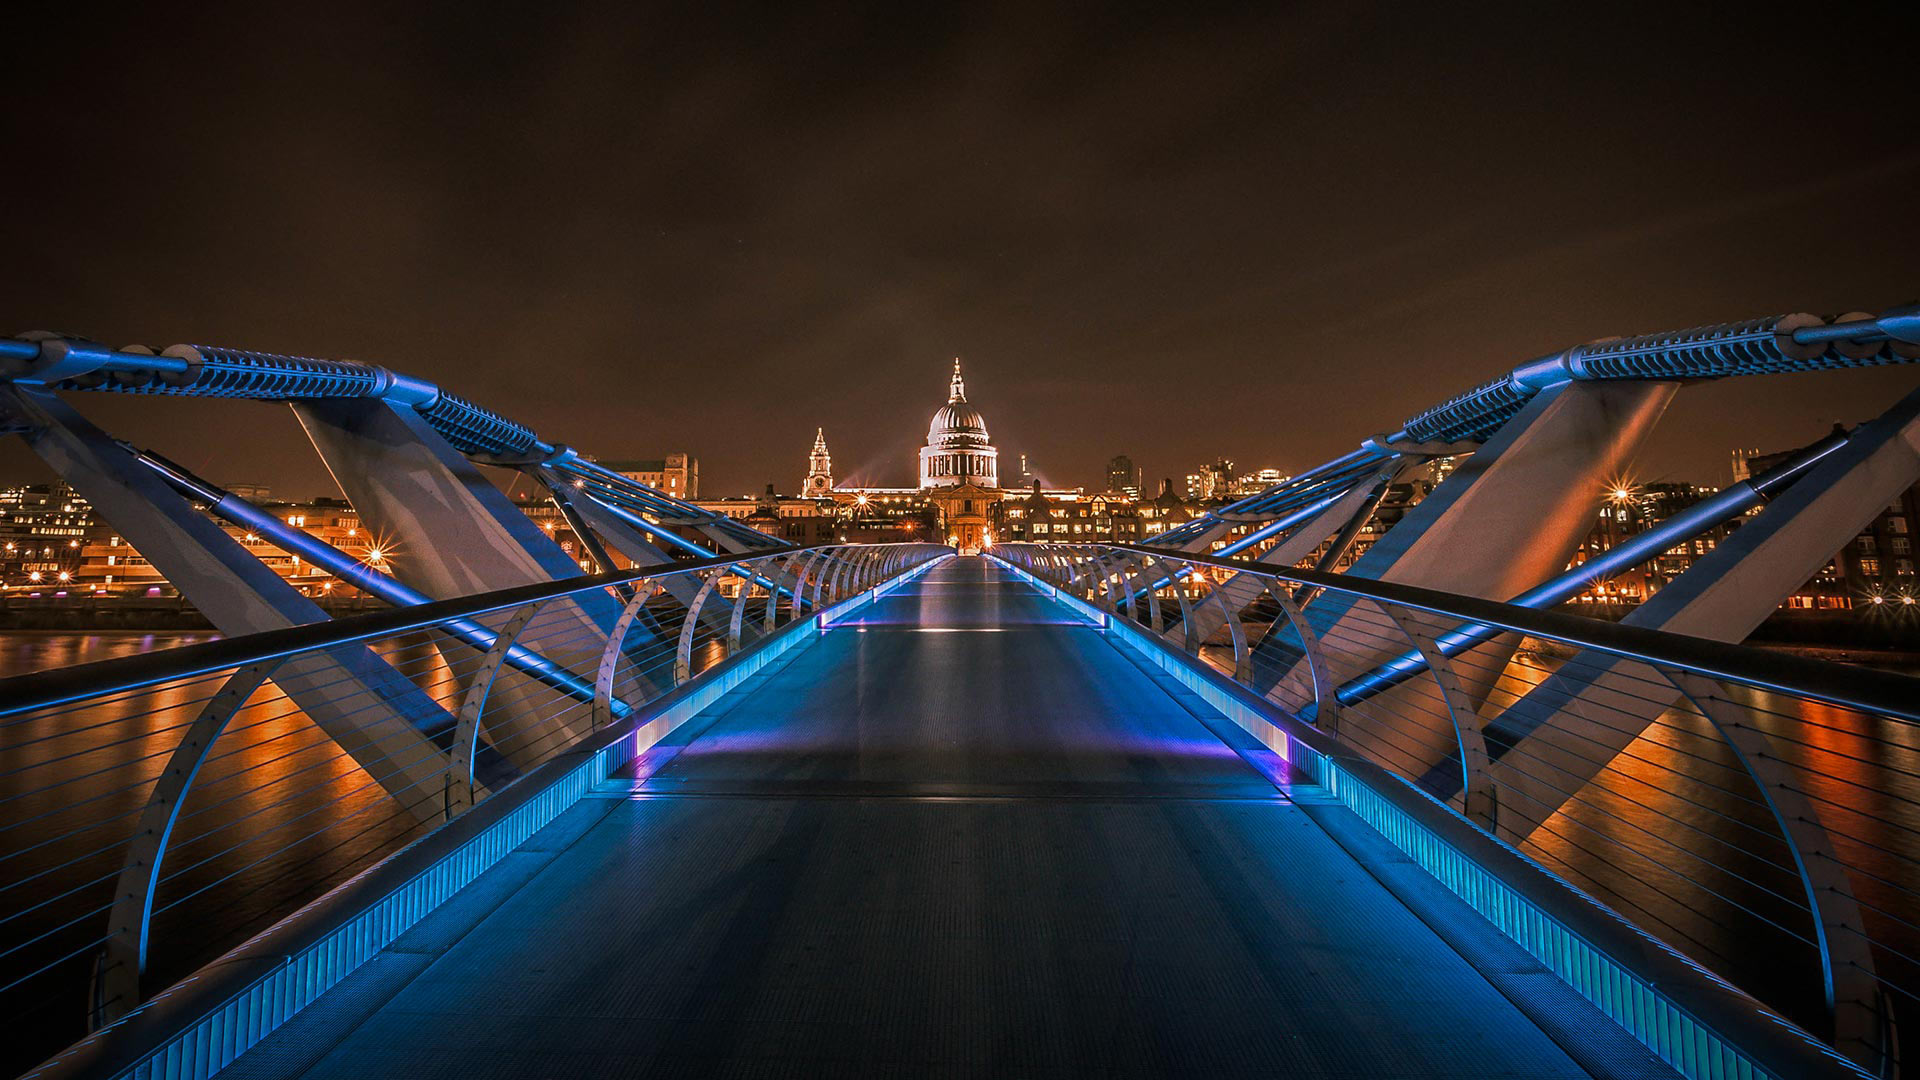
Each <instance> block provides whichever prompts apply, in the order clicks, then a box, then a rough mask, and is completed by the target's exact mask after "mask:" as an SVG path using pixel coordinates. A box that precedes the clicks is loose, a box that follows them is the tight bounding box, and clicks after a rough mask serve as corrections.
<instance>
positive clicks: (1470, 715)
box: [1372, 601, 1499, 832]
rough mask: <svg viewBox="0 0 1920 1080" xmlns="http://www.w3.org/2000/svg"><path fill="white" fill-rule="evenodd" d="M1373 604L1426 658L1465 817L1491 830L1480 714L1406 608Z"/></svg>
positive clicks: (1492, 801) (1495, 808) (1493, 816)
mask: <svg viewBox="0 0 1920 1080" xmlns="http://www.w3.org/2000/svg"><path fill="white" fill-rule="evenodd" d="M1372 603H1373V604H1374V606H1375V607H1377V608H1379V609H1380V610H1381V611H1384V612H1385V613H1386V615H1387V618H1389V619H1392V620H1393V624H1394V625H1395V626H1397V627H1399V628H1400V632H1401V633H1402V634H1405V635H1406V636H1407V641H1408V642H1409V643H1410V644H1412V645H1413V647H1414V648H1415V649H1418V650H1419V651H1420V655H1421V657H1422V658H1423V659H1425V660H1426V662H1427V670H1428V671H1429V672H1431V673H1432V675H1433V682H1434V685H1435V686H1437V687H1439V689H1440V699H1441V700H1442V701H1443V702H1444V703H1445V704H1446V707H1447V719H1448V720H1449V721H1450V722H1451V723H1452V724H1453V739H1454V744H1455V745H1457V746H1458V747H1459V748H1460V790H1461V792H1462V794H1463V796H1464V800H1465V801H1464V804H1463V805H1464V806H1465V808H1466V815H1467V818H1468V819H1469V820H1471V821H1473V822H1474V823H1475V824H1477V825H1479V826H1481V827H1482V828H1484V829H1486V830H1487V831H1489V832H1492V831H1493V830H1494V827H1495V823H1496V822H1497V821H1498V812H1499V800H1498V798H1497V796H1496V791H1495V788H1494V785H1493V773H1492V769H1491V767H1490V766H1491V764H1492V763H1491V761H1490V759H1489V758H1488V757H1487V740H1486V738H1485V736H1484V735H1483V733H1482V732H1481V730H1480V723H1479V719H1480V716H1479V713H1478V712H1476V711H1475V710H1474V708H1473V699H1472V698H1471V697H1468V696H1467V690H1466V687H1465V686H1464V685H1462V684H1461V682H1460V674H1459V672H1457V671H1455V670H1454V667H1453V661H1452V660H1451V659H1449V658H1448V657H1447V656H1446V654H1444V653H1443V652H1441V650H1440V645H1439V643H1438V642H1437V641H1435V640H1434V636H1433V635H1432V634H1430V633H1428V632H1427V631H1426V630H1425V629H1423V628H1422V627H1421V626H1420V625H1419V624H1418V623H1416V622H1414V621H1413V620H1412V619H1411V618H1409V617H1408V616H1407V613H1406V609H1404V608H1401V607H1399V606H1397V605H1394V604H1382V603H1378V602H1377V601H1372Z"/></svg>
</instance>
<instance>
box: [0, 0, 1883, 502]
mask: <svg viewBox="0 0 1920 1080" xmlns="http://www.w3.org/2000/svg"><path fill="white" fill-rule="evenodd" d="M69 6H70V7H74V8H76V9H82V10H84V14H83V15H76V16H74V21H72V22H70V23H67V24H64V25H48V24H44V23H37V24H32V25H27V24H21V23H18V22H11V23H10V24H9V25H8V26H7V27H6V28H5V29H6V34H7V40H8V42H9V51H8V58H7V63H8V70H9V80H8V83H9V86H8V90H7V97H8V104H7V106H6V107H5V109H4V110H0V134H4V136H5V138H4V145H5V146H6V148H7V158H8V167H7V171H6V175H7V179H6V181H5V185H6V186H5V192H6V197H5V199H4V202H3V203H0V205H4V213H5V222H6V227H5V237H6V241H7V246H8V249H9V254H10V258H9V259H8V260H7V261H6V264H5V267H4V269H0V277H3V280H0V311H4V312H5V318H4V319H3V320H0V328H4V329H5V330H6V331H7V332H11V331H13V330H27V329H58V330H63V331H68V332H72V333H78V334H82V335H86V336H90V337H94V338H96V339H98V340H101V341H104V342H106V343H108V344H112V345H124V344H128V343H134V342H140V343H146V344H150V345H153V346H156V347H158V346H164V345H168V344H171V343H174V342H178V341H192V342H200V343H207V344H222V345H230V346H236V347H246V348H256V349H262V350H268V351H276V352H287V353H297V354H304V355H312V356H325V357H350V358H355V359H361V360H367V361H372V362H376V363H381V364H385V365H387V366H390V367H393V368H396V369H399V370H402V371H407V372H410V373H413V374H417V375H419V376H422V377H425V378H427V379H431V380H434V381H436V382H439V383H440V384H442V385H443V386H445V387H447V388H448V389H451V390H453V391H456V392H458V393H461V394H464V395H466V396H468V397H470V398H473V399H474V400H476V401H478V402H480V403H482V404H485V405H488V406H491V407H493V408H495V409H497V410H499V411H501V412H504V413H506V414H507V415H509V416H511V417H513V418H515V419H518V420H520V421H522V422H524V423H527V424H529V425H530V426H532V427H533V428H534V429H535V430H537V431H539V432H540V433H541V434H542V435H543V436H544V437H545V438H548V439H550V440H554V441H558V442H566V443H569V444H571V445H574V446H576V447H578V448H580V449H582V450H583V451H586V452H588V453H593V454H596V455H599V456H602V457H607V458H619V457H654V456H659V455H660V454H662V453H664V452H667V451H670V450H682V449H684V450H688V451H691V452H692V453H694V454H696V455H697V456H698V457H699V458H700V460H701V464H702V473H703V494H706V495H709V496H715V495H722V494H736V493H742V492H747V491H751V490H757V489H758V488H759V487H760V486H761V485H763V484H765V483H766V482H768V481H772V482H774V483H775V484H776V485H777V486H778V487H779V488H780V490H782V491H791V490H793V489H794V488H796V487H797V486H798V484H799V482H800V478H801V476H802V474H803V473H804V471H805V463H806V454H807V450H808V448H809V446H810V445H811V443H812V439H813V431H814V428H815V427H816V426H824V427H825V428H826V430H827V436H828V440H829V442H830V444H831V445H832V448H833V452H834V460H835V465H836V471H837V472H838V473H839V475H840V476H841V477H842V478H844V479H853V480H860V481H865V482H869V483H906V482H910V477H911V475H912V473H911V468H912V454H913V452H914V448H915V447H916V446H917V445H918V444H919V443H920V442H921V440H922V439H923V438H924V435H925V429H926V423H927V418H928V416H929V414H930V413H931V412H932V410H933V409H934V408H935V407H936V406H937V405H939V404H940V403H941V402H943V401H944V399H945V387H946V379H947V370H948V365H949V363H950V358H951V357H953V356H954V355H956V354H957V355H960V356H962V357H964V358H965V363H966V367H967V374H968V384H969V388H970V389H971V391H972V395H971V396H972V398H973V400H974V401H975V403H976V404H978V405H979V406H980V407H981V408H982V410H983V411H984V412H985V414H986V417H987V420H988V423H989V425H990V427H991V430H992V433H993V435H994V441H995V443H996V444H997V445H998V446H999V447H1000V448H1001V452H1002V458H1001V460H1002V475H1003V476H1004V475H1007V474H1008V473H1010V472H1011V471H1012V469H1011V465H1012V460H1013V455H1015V454H1017V453H1018V452H1020V451H1026V452H1028V453H1030V454H1031V455H1033V457H1034V459H1035V460H1036V462H1037V463H1038V465H1039V467H1040V470H1041V472H1042V474H1043V475H1044V476H1045V478H1046V479H1047V480H1048V481H1049V482H1051V483H1056V484H1067V485H1072V484H1088V485H1091V484H1094V483H1095V482H1096V481H1097V479H1098V478H1099V476H1100V470H1101V466H1102V464H1103V462H1104V461H1105V459H1106V458H1107V457H1108V456H1110V455H1112V454H1115V453H1120V452H1125V453H1128V454H1131V455H1132V456H1133V457H1134V458H1135V459H1136V460H1137V461H1139V462H1140V463H1141V464H1142V465H1143V466H1144V467H1145V469H1146V471H1147V473H1148V475H1149V476H1150V477H1157V476H1162V475H1177V474H1179V473H1183V472H1185V471H1187V470H1189V469H1191V468H1193V467H1195V466H1197V465H1199V464H1200V463H1202V462H1203V461H1205V460H1209V459H1211V458H1212V457H1213V456H1215V455H1216V454H1224V455H1227V456H1230V457H1232V458H1233V459H1235V460H1236V461H1237V462H1238V463H1239V464H1240V465H1241V466H1243V467H1244V468H1247V469H1252V468H1255V467H1259V466H1267V465H1271V466H1276V467H1279V468H1283V469H1288V470H1293V469H1298V468H1301V467H1305V466H1308V465H1311V464H1314V463H1316V462H1318V461H1321V460H1323V459H1325V458H1328V457H1331V456H1333V455H1335V454H1338V453H1340V452H1342V451H1344V450H1347V449H1350V448H1351V447H1353V446H1354V445H1355V444H1356V442H1357V441H1358V440H1359V439H1360V438H1362V437H1364V436H1366V435H1368V434H1371V433H1373V432H1377V431H1381V430H1391V429H1392V428H1393V427H1395V426H1396V425H1397V423H1398V422H1399V421H1400V420H1401V419H1403V418H1404V417H1406V416H1407V415H1408V414H1410V413H1412V412H1414V411H1417V410H1419V409H1421V408H1424V407H1426V406H1428V405H1431V404H1434V403H1436V402H1437V401H1439V400H1440V399H1442V398H1444V397H1446V396H1448V395H1451V394H1453V393H1455V392H1457V391H1460V390H1463V389H1465V388H1466V387H1468V386H1469V385H1471V384H1473V383H1476V382H1478V381H1480V380H1482V379H1485V378H1487V377H1490V376H1492V375H1494V374H1497V373H1500V372H1503V371H1505V370H1507V369H1509V368H1511V367H1512V366H1513V365H1515V364H1516V363H1518V362H1521V361H1523V360H1526V359H1528V358H1530V357H1533V356H1536V355H1539V354H1542V353H1546V352H1550V351H1555V350H1557V349H1559V348H1562V347H1565V346H1567V345H1570V344H1574V343H1577V342H1581V341H1587V340H1591V339H1593V338H1596V337H1601V336H1607V335H1614V334H1628V333H1636V332H1644V331H1655V330H1666V329H1675V328H1679V327H1683V326H1689V325H1694V324H1698V323H1703V322H1716V321H1725V320H1732V319H1739V318H1746V317H1751V316H1758V315H1764V314H1769V313H1779V312H1785V311H1796V310H1811V311H1815V312H1824V313H1829V314H1831V313H1835V312H1840V311H1845V310H1850V309H1856V308H1861V309H1866V310H1873V311H1877V310H1880V309H1883V308H1886V307H1889V306H1892V305H1895V304H1899V303H1904V302H1907V301H1911V300H1914V299H1916V298H1917V297H1920V273H1916V268H1917V267H1920V198H1917V196H1920V139H1916V137H1915V127H1914V121H1915V118H1916V115H1920V108H1916V105H1917V104H1920V97H1917V96H1916V91H1915V89H1914V86H1915V79H1914V77H1913V72H1912V65H1911V62H1910V52H1911V49H1910V46H1911V43H1912V42H1913V41H1914V40H1916V31H1920V25H1916V20H1915V19H1914V18H1913V16H1911V15H1903V16H1898V17H1897V18H1899V19H1904V20H1906V21H1904V22H1900V21H1895V20H1896V16H1894V15H1892V14H1891V13H1890V12H1891V8H1889V9H1888V10H1887V11H1884V12H1876V13H1874V14H1867V13H1864V11H1863V12H1859V13H1851V14H1850V13H1848V12H1847V11H1846V10H1845V9H1844V8H1841V7H1832V6H1822V7H1819V8H1817V9H1816V8H1812V7H1808V8H1804V9H1802V11H1801V13H1800V14H1798V15H1795V16H1793V17H1791V18H1780V19H1778V20H1777V21H1768V20H1769V19H1772V18H1773V17H1772V16H1770V15H1762V14H1759V8H1758V7H1757V6H1751V5H1735V6H1724V7H1720V8H1717V9H1713V10H1709V9H1708V8H1707V7H1706V6H1700V7H1698V8H1697V9H1696V7H1695V6H1693V5H1682V4H1664V5H1660V6H1657V7H1649V8H1645V9H1637V10H1631V11H1629V10H1626V9H1618V8H1615V9H1612V10H1611V11H1610V12H1607V13H1602V12H1600V11H1599V10H1597V8H1596V9H1589V8H1588V7H1587V6H1581V7H1578V8H1575V7H1571V6H1561V5H1550V4H1549V5H1540V4H1529V5H1522V6H1514V7H1511V8H1506V9H1497V8H1493V7H1478V8H1477V9H1476V13H1475V14H1474V15H1472V16H1471V17H1464V16H1463V15H1462V14H1461V13H1460V12H1458V11H1451V10H1446V9H1447V8H1448V7H1449V6H1448V5H1416V4H1406V3H1395V4H1368V3H1357V2H1343V3H1337V4H1328V5H1316V6H1299V7H1295V8H1291V9H1288V10H1284V11H1282V10H1273V9H1272V8H1271V7H1270V6H1262V7H1261V8H1259V9H1255V10H1252V11H1249V12H1246V13H1242V14H1239V15H1222V16H1218V17H1215V18H1212V19H1210V20H1206V21H1196V20H1188V19H1179V20H1175V19H1173V18H1171V17H1169V16H1168V14H1167V12H1169V11H1171V10H1173V9H1176V8H1180V7H1183V6H1184V5H1162V6H1160V7H1157V8H1154V9H1145V10H1143V11H1141V12H1138V13H1128V12H1121V11H1119V10H1118V9H1114V10H1109V11H1107V12H1105V13H1101V14H1095V13H1093V12H1091V11H1090V10H1089V11H1082V12H1081V13H1080V14H1078V15H1075V16H1064V15H1061V16H1052V15H1038V14H1035V13H1033V12H1032V11H1029V10H1027V9H1028V7H1031V6H1035V5H1017V6H1014V7H1011V8H1008V9H1005V10H1003V11H1000V12H998V13H994V12H992V11H990V10H989V9H987V8H984V7H976V6H972V5H967V6H965V7H964V8H962V7H958V6H956V8H955V9H954V10H952V11H950V12H949V13H948V14H947V15H945V16H939V15H931V16H929V15H927V14H925V13H922V12H913V13H912V17H913V21H911V22H902V21H899V20H900V18H901V15H900V13H901V12H910V11H911V10H912V9H911V6H907V7H902V6H900V5H887V6H883V7H876V8H875V9H873V10H872V12H870V13H867V14H850V13H847V12H846V11H844V10H841V9H825V10H821V11H803V10H800V9H798V8H794V9H791V10H785V9H780V8H777V7H776V8H772V9H770V10H767V11H760V12H757V13H751V14H739V15H736V16H732V17H726V18H720V17H714V16H712V15H711V14H708V15H703V16H701V17H700V18H699V19H698V20H690V19H689V18H687V17H684V16H677V15H671V14H664V13H658V12H647V11H643V10H638V9H636V8H635V7H634V6H633V5H629V4H624V3H621V4H606V5H600V6H597V7H580V8H574V9H571V10H569V11H568V12H567V13H564V14H555V13H553V11H552V10H550V6H549V5H525V6H523V7H519V8H514V7H507V6H498V7H494V6H485V5H476V4H467V3H462V4H448V5H443V6H441V7H439V8H438V10H437V11H432V12H431V13H427V11H428V9H425V8H422V13H420V14H402V13H398V12H396V11H388V10H384V9H382V10H378V11H376V12H369V13H365V14H360V15H353V14H345V13H342V12H339V11H335V10H333V8H332V6H331V5H303V6H300V7H297V8H287V9H284V10H281V11H277V12H276V11H270V10H267V9H268V8H269V7H271V6H270V5H258V6H249V7H241V8H233V9H225V10H222V9H220V8H219V7H217V6H216V5H211V4H206V5H202V4H169V5H154V6H152V10H151V11H150V13H149V14H148V15H147V16H146V17H145V18H144V19H131V18H130V19H125V20H121V19H117V18H113V17H108V16H105V15H101V14H99V13H98V12H97V11H96V10H95V9H94V6H92V5H84V6H83V5H69ZM393 6H394V7H401V6H404V5H393ZM1908 10H1909V11H1911V10H1912V9H1911V8H1909V9H1908ZM292 13H297V15H298V16H300V17H299V18H297V19H296V18H294V17H293V14H292ZM6 18H7V19H8V20H16V19H18V18H19V16H18V15H17V14H15V15H9V16H7V17H6ZM1916 384H1920V369H1915V368H1905V369H1889V370H1879V371H1869V372H1844V373H1837V374H1825V375H1813V376H1793V377H1786V378H1773V379H1766V380H1748V381H1747V382H1746V383H1745V384H1741V385H1736V384H1732V383H1722V384H1717V385H1712V386H1703V387H1699V388H1695V389H1693V390H1691V391H1689V392H1687V393H1685V394H1683V395H1682V396H1681V398H1680V399H1679V401H1678V402H1677V404H1676V405H1675V407H1674V410H1673V411H1671V412H1670V413H1669V414H1668V419H1667V422H1666V424H1665V425H1664V427H1663V430H1662V433H1661V434H1660V436H1658V440H1657V442H1656V444H1655V445H1654V446H1653V447H1652V448H1651V450H1650V451H1649V453H1648V454H1647V455H1646V457H1645V459H1644V460H1643V461H1642V462H1641V463H1640V466H1639V472H1640V477H1639V478H1641V479H1663V478H1665V479H1698V480H1703V481H1709V482H1712V481H1724V480H1725V476H1726V455H1727V451H1728V449H1729V448H1731V447H1733V446H1735V445H1748V446H1758V447H1765V448H1777V447H1781V446H1784V445H1788V444H1797V443H1800V442H1805V441H1807V440H1810V439H1811V438H1813V437H1815V436H1817V435H1818V434H1820V433H1821V432H1822V431H1823V430H1824V429H1825V428H1826V427H1827V426H1828V425H1830V424H1831V423H1832V422H1833V421H1835V420H1847V421H1854V420H1859V419H1864V418H1866V417H1869V416H1871V415H1873V414H1875V413H1877V412H1878V411H1880V410H1881V409H1883V408H1885V407H1886V406H1887V405H1888V404H1890V403H1891V402H1892V401H1893V400H1894V399H1895V398H1896V397H1897V396H1898V395H1900V394H1902V393H1904V392H1906V391H1907V390H1909V389H1911V388H1912V387H1913V386H1915V385H1916ZM77 400H78V402H79V404H80V405H81V407H82V408H83V409H86V410H87V411H88V412H89V414H90V415H92V416H94V417H96V418H97V419H99V420H100V421H101V422H102V423H103V424H104V425H105V426H106V427H108V428H109V429H110V430H112V431H114V432H115V433H116V434H118V435H121V436H124V437H127V438H131V439H134V440H135V441H138V442H141V443H143V444H145V445H150V446H152V447H154V448H156V449H159V450H161V451H163V452H164V453H167V454H169V455H170V456H173V457H176V458H178V459H180V460H182V461H183V462H185V463H187V464H189V465H191V466H194V467H196V468H197V469H199V470H201V471H203V472H204V473H206V474H207V475H208V476H210V477H212V478H214V479H216V480H220V481H225V482H243V481H244V482H256V483H268V484H271V485H273V487H274V488H275V491H276V494H280V495H285V496H307V495H312V494H320V493H330V491H329V487H328V482H327V480H326V477H325V473H324V471H323V470H322V469H321V468H320V467H319V465H318V463H317V461H316V459H315V458H314V457H313V454H312V452H311V450H310V449H309V448H308V447H307V446H306V444H305V442H304V440H303V439H302V438H301V436H300V435H299V432H298V429H297V427H296V425H295V424H294V423H293V420H292V417H291V415H290V414H289V413H288V411H287V410H286V408H285V407H283V406H273V405H255V404H245V403H231V402H229V403H211V404H209V403H192V402H178V401H166V400H129V399H109V398H107V397H106V396H103V395H86V396H83V397H79V398H77ZM36 469H37V467H35V466H33V465H32V463H31V460H30V458H29V457H28V456H27V455H26V454H25V453H24V451H22V450H21V449H19V447H18V444H17V441H16V440H9V445H8V446H7V448H6V450H5V451H4V455H0V479H6V480H14V479H21V478H25V477H28V476H33V475H36Z"/></svg>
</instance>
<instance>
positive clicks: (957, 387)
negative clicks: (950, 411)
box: [947, 356, 967, 405]
mask: <svg viewBox="0 0 1920 1080" xmlns="http://www.w3.org/2000/svg"><path fill="white" fill-rule="evenodd" d="M965 400H967V384H966V383H964V382H962V381H960V358H959V357H957V356H956V357H954V358H953V386H952V388H951V389H949V390H948V391H947V404H949V405H951V404H953V403H954V402H956V401H965Z"/></svg>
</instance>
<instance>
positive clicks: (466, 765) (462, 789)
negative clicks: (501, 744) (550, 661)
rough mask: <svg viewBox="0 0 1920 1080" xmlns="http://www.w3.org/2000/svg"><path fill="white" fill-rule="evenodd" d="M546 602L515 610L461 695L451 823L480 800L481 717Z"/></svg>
mask: <svg viewBox="0 0 1920 1080" xmlns="http://www.w3.org/2000/svg"><path fill="white" fill-rule="evenodd" d="M546 603H547V602H546V601H545V600H535V601H533V602H531V603H528V604H522V605H521V606H520V607H519V608H518V609H517V610H515V611H514V613H513V617H512V618H510V619H508V620H507V622H506V625H504V626H502V627H501V628H500V632H499V633H498V634H496V635H495V636H494V639H493V646H492V647H491V648H489V649H488V650H487V654H486V656H485V657H483V658H482V659H481V661H480V667H479V668H478V669H477V670H475V671H474V673H473V676H472V677H471V678H469V679H468V680H467V689H466V691H465V692H464V693H462V694H461V696H460V716H459V719H458V720H457V721H455V723H454V728H453V757H452V759H451V760H450V761H448V763H447V820H448V821H451V820H453V819H454V818H455V817H458V816H459V815H460V814H462V813H464V812H465V811H467V810H468V809H470V808H472V806H473V804H474V803H476V802H478V801H479V797H478V793H477V792H476V791H475V785H474V782H473V759H474V756H475V755H476V753H477V752H478V750H479V743H480V714H481V713H483V712H485V711H486V708H487V695H488V694H491V693H492V692H493V683H494V680H495V679H496V678H498V677H499V675H500V665H501V664H502V663H504V662H505V661H506V659H507V651H508V650H509V649H512V648H513V643H514V642H515V641H516V640H518V639H519V637H520V632H521V631H523V630H525V629H526V628H527V624H528V623H529V622H532V621H533V617H534V616H535V615H537V614H538V613H539V611H540V609H541V608H542V607H543V606H545V604H546Z"/></svg>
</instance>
